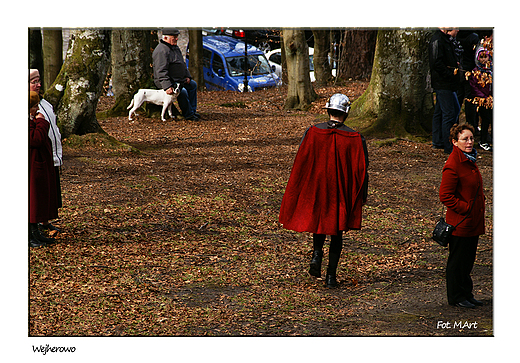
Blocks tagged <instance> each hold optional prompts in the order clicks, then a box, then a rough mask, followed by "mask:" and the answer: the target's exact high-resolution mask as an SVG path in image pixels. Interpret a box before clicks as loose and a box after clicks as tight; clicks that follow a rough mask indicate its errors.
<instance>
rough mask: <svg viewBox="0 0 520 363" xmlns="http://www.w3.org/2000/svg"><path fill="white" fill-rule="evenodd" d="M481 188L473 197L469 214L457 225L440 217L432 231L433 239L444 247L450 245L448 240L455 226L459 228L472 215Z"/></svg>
mask: <svg viewBox="0 0 520 363" xmlns="http://www.w3.org/2000/svg"><path fill="white" fill-rule="evenodd" d="M479 189H480V186H479V187H478V188H477V193H476V194H475V198H473V203H472V204H471V208H470V209H469V212H468V214H466V216H465V217H464V218H463V219H462V220H461V221H460V222H459V223H457V225H456V226H452V225H451V224H448V223H447V222H446V221H445V220H444V218H443V217H441V218H440V219H439V221H438V222H437V224H436V225H435V228H434V229H433V233H432V239H433V240H434V241H435V242H437V243H438V244H440V245H441V246H442V247H446V246H448V242H449V240H450V236H451V234H452V233H453V231H454V230H455V228H457V227H458V226H459V224H461V223H462V222H464V220H465V219H466V218H468V216H469V215H470V213H471V210H472V209H473V205H474V204H475V199H477V195H478V191H479ZM443 209H444V208H443Z"/></svg>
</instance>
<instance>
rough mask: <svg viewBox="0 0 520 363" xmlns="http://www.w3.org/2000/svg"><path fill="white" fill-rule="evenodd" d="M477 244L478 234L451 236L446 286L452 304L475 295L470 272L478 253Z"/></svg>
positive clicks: (449, 301) (449, 302)
mask: <svg viewBox="0 0 520 363" xmlns="http://www.w3.org/2000/svg"><path fill="white" fill-rule="evenodd" d="M477 244H478V236H475V237H457V236H451V238H450V242H449V244H448V248H449V251H450V254H449V256H448V265H447V266H446V287H447V293H448V304H450V305H454V304H456V303H459V302H461V301H464V300H467V299H470V298H472V297H473V293H472V291H473V281H472V280H471V276H470V274H471V270H472V269H473V264H474V263H475V257H476V255H477Z"/></svg>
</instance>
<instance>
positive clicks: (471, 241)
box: [439, 124, 485, 308]
mask: <svg viewBox="0 0 520 363" xmlns="http://www.w3.org/2000/svg"><path fill="white" fill-rule="evenodd" d="M473 133H474V129H473V127H472V126H471V125H468V124H462V125H455V126H453V127H452V128H451V132H450V141H451V142H452V144H453V145H454V148H453V151H452V153H451V154H450V156H449V158H448V160H447V161H446V164H445V165H444V168H443V170H442V181H441V186H440V190H439V196H440V200H441V202H442V203H443V204H444V205H445V206H446V207H447V212H446V222H447V223H449V224H451V225H453V226H456V225H457V224H458V223H459V222H461V221H462V223H460V224H459V225H458V226H457V227H456V228H455V230H454V231H453V233H452V235H451V238H450V240H449V256H448V264H447V267H446V286H447V293H448V303H449V304H450V305H455V306H460V307H465V308H474V307H475V306H476V305H478V306H480V305H483V303H482V302H481V301H478V300H476V299H475V298H474V297H473V293H472V290H473V282H472V280H471V276H470V274H471V270H472V269H473V264H474V262H475V257H476V253H477V244H478V238H479V236H480V235H482V234H484V233H485V225H484V210H485V197H484V192H483V189H484V186H483V185H482V176H481V175H480V171H479V169H478V167H477V164H476V158H477V151H476V150H475V148H474V147H473V143H474V141H475V140H474V136H473ZM464 218H465V219H464Z"/></svg>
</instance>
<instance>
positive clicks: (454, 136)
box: [450, 124, 475, 142]
mask: <svg viewBox="0 0 520 363" xmlns="http://www.w3.org/2000/svg"><path fill="white" fill-rule="evenodd" d="M464 130H469V131H471V133H472V134H473V135H474V134H475V128H474V127H473V126H471V125H470V124H455V125H453V126H452V127H451V130H450V142H452V141H453V140H455V141H457V140H458V139H459V134H461V133H462V131H464Z"/></svg>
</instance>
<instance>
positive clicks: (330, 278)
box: [325, 274, 338, 288]
mask: <svg viewBox="0 0 520 363" xmlns="http://www.w3.org/2000/svg"><path fill="white" fill-rule="evenodd" d="M325 285H326V286H327V287H328V288H335V287H338V281H336V275H329V274H327V276H326V277H325Z"/></svg>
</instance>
